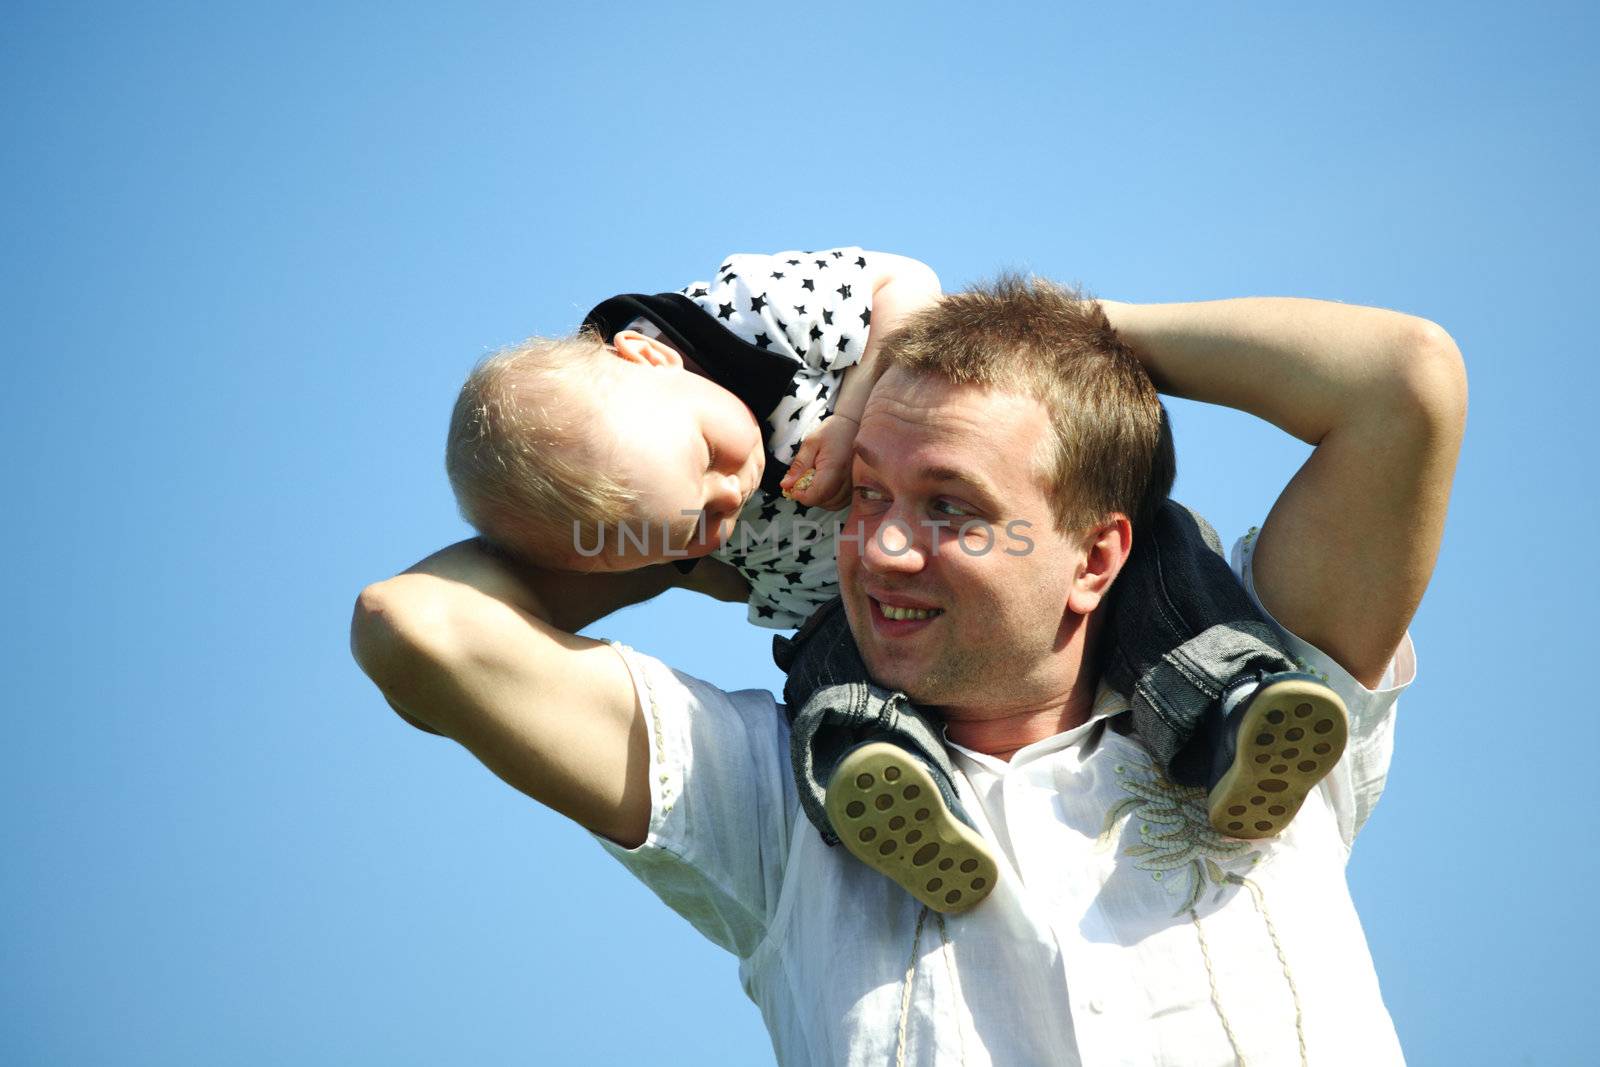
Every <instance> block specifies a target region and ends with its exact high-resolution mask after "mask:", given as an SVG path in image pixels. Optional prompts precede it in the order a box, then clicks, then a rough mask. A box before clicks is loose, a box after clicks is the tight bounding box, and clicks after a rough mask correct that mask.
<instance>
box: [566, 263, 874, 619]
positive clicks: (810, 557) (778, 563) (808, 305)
mask: <svg viewBox="0 0 1600 1067" xmlns="http://www.w3.org/2000/svg"><path fill="white" fill-rule="evenodd" d="M875 274H876V270H875V268H874V265H873V263H872V254H871V253H870V252H865V251H863V250H861V249H860V248H830V249H826V250H824V251H821V252H779V253H777V254H775V255H733V256H729V257H728V258H727V259H726V260H724V261H723V263H722V265H721V266H720V267H718V268H717V273H716V275H715V276H714V277H713V278H712V279H710V280H708V281H702V282H695V283H693V284H692V285H688V286H685V287H684V288H683V289H682V290H680V292H679V293H678V294H665V295H662V296H656V297H616V298H613V299H612V300H608V301H606V302H605V303H603V304H601V305H600V306H599V307H597V308H595V310H594V311H592V312H590V314H589V319H588V321H589V322H590V324H592V325H594V326H596V328H598V329H600V330H601V332H602V334H603V335H604V336H606V337H610V336H611V335H612V334H615V333H617V332H618V331H620V330H623V329H635V330H639V331H640V332H642V333H645V334H647V335H649V336H652V337H665V338H666V339H667V340H668V342H669V343H673V344H674V346H675V347H676V346H679V345H681V346H683V347H685V348H687V349H688V351H687V352H685V354H686V355H689V356H690V357H691V358H693V359H694V360H695V362H696V363H698V364H700V366H701V367H702V368H703V369H704V370H705V372H706V374H707V376H708V377H710V378H711V379H712V380H713V381H716V382H717V383H718V384H720V385H722V386H724V387H726V388H727V389H729V390H730V391H732V392H733V393H734V394H735V395H737V396H738V397H739V398H740V399H742V400H744V402H745V403H746V404H747V405H749V407H750V409H751V410H752V411H754V412H755V414H756V416H757V418H759V419H761V420H762V423H763V426H764V428H765V429H766V446H767V470H766V474H765V475H764V476H763V478H762V482H761V488H760V489H758V490H757V491H756V493H755V494H754V495H753V496H752V497H751V498H750V502H749V503H748V504H746V505H745V509H744V511H743V512H742V513H741V514H740V516H739V522H738V524H737V526H736V527H735V528H734V531H733V535H732V536H731V537H729V539H728V541H727V542H726V543H725V544H723V545H722V546H720V547H719V548H718V549H717V550H716V551H715V552H713V553H712V555H713V556H715V557H716V558H717V559H720V560H722V561H723V562H725V563H729V564H731V565H732V566H734V567H736V568H737V569H738V570H739V573H741V574H743V575H744V577H745V580H746V581H748V582H749V583H750V621H751V622H753V623H755V624H756V625H758V626H769V627H773V628H775V629H781V628H785V627H794V626H799V625H800V624H801V623H802V622H804V621H805V620H806V618H807V617H809V616H810V614H811V613H812V611H814V610H815V609H816V608H817V607H819V606H821V605H822V604H825V603H827V602H828V601H829V600H831V599H833V598H834V597H835V596H837V595H838V594H839V573H838V568H837V565H836V563H835V540H834V534H835V532H836V529H837V524H838V523H840V522H842V521H843V513H842V512H833V511H824V510H822V509H820V508H808V507H805V506H803V505H801V504H799V503H797V502H796V501H793V500H789V499H786V498H785V497H783V495H782V494H781V493H780V491H779V489H778V484H777V483H778V479H780V478H781V477H782V476H783V473H784V471H785V470H786V469H787V468H788V465H789V463H790V461H791V460H793V459H794V454H795V451H796V450H797V449H798V448H799V447H800V444H801V442H803V441H804V440H805V439H806V437H807V435H809V434H810V433H811V431H812V430H814V429H816V428H817V425H818V424H819V423H821V422H822V420H823V418H825V417H826V416H827V415H828V414H829V413H830V412H832V411H833V406H834V403H835V400H836V398H837V396H838V392H839V383H840V381H841V379H842V377H843V375H844V372H845V370H846V369H847V368H849V367H852V366H854V365H855V364H856V363H857V362H858V361H859V360H860V359H861V353H862V351H863V350H864V349H865V348H866V345H867V336H868V332H869V331H870V329H871V326H872V282H873V281H874V278H875ZM684 298H687V303H692V305H693V306H694V307H697V308H698V309H699V310H700V311H701V312H703V313H704V314H705V315H707V316H710V318H711V319H712V320H713V321H714V323H715V324H716V326H718V327H720V330H719V331H716V332H715V333H713V332H710V331H708V330H706V329H705V323H704V321H703V320H698V319H696V318H694V317H693V316H689V317H685V316H684V314H683V309H684V307H685V306H686V305H685V302H684Z"/></svg>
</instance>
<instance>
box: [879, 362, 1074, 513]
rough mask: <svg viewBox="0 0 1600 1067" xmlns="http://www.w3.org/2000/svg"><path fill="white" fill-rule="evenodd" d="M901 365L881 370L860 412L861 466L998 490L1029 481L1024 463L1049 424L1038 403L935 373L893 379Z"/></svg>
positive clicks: (1029, 470) (1030, 472) (1029, 472)
mask: <svg viewBox="0 0 1600 1067" xmlns="http://www.w3.org/2000/svg"><path fill="white" fill-rule="evenodd" d="M899 370H900V368H893V369H891V371H890V372H889V373H887V374H885V375H884V377H883V379H882V380H881V381H880V382H879V383H878V386H877V388H876V389H874V390H873V392H872V394H871V396H870V398H869V400H868V402H867V408H866V411H865V412H863V415H862V420H861V432H860V434H859V436H858V437H857V438H856V454H857V456H858V457H859V458H860V459H861V460H862V461H863V462H864V463H866V464H868V465H869V466H872V467H874V468H876V469H879V470H881V469H882V468H883V466H884V465H890V466H893V467H896V468H899V469H900V470H901V471H902V472H906V473H912V474H914V475H915V476H917V477H919V478H923V479H928V480H936V481H937V480H956V479H963V480H968V481H972V482H976V483H979V484H980V485H992V486H995V487H996V488H999V486H1000V485H1001V484H1003V483H1005V482H1007V481H1010V480H1011V479H1012V478H1013V477H1015V476H1016V475H1018V474H1021V475H1023V476H1024V478H1025V479H1026V480H1028V481H1032V480H1034V479H1033V477H1032V476H1033V474H1034V471H1035V469H1036V468H1035V466H1034V464H1031V463H1029V462H1028V461H1029V459H1030V458H1033V457H1037V456H1038V455H1039V454H1040V453H1039V449H1040V448H1041V447H1042V445H1043V443H1044V441H1045V440H1046V438H1047V430H1048V427H1049V420H1048V418H1047V417H1046V413H1045V410H1044V408H1043V406H1042V405H1041V404H1040V403H1039V402H1038V401H1037V400H1035V399H1034V398H1032V397H1029V396H1025V395H1022V394H1019V393H1012V392H1007V391H1002V390H994V389H985V388H983V387H981V386H977V385H970V384H964V383H963V384H958V383H954V382H950V381H948V380H946V379H944V378H940V377H936V376H933V375H926V374H914V373H907V374H905V375H904V376H903V377H901V378H898V379H896V378H893V377H891V375H894V374H895V373H896V372H897V371H899Z"/></svg>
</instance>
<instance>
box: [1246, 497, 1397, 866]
mask: <svg viewBox="0 0 1600 1067" xmlns="http://www.w3.org/2000/svg"><path fill="white" fill-rule="evenodd" d="M1258 532H1259V528H1257V527H1252V528H1251V530H1250V532H1249V533H1247V534H1245V535H1244V536H1243V537H1241V538H1240V539H1239V540H1238V541H1237V542H1235V543H1234V546H1233V553H1232V561H1233V568H1234V571H1235V572H1236V573H1237V574H1238V575H1239V577H1240V580H1241V581H1242V582H1243V583H1244V587H1245V590H1246V591H1247V592H1248V593H1249V594H1250V599H1251V600H1252V601H1254V602H1255V605H1256V610H1257V611H1259V612H1261V616H1262V618H1264V619H1266V620H1267V621H1268V622H1269V623H1271V624H1272V625H1273V626H1274V627H1275V628H1276V629H1277V630H1278V632H1279V633H1280V634H1281V635H1282V636H1283V639H1284V642H1285V647H1286V648H1287V650H1288V652H1289V655H1290V656H1291V657H1292V658H1293V659H1294V660H1295V661H1296V663H1297V664H1298V665H1299V667H1300V669H1301V670H1304V671H1306V672H1308V673H1310V674H1314V675H1316V676H1317V677H1319V678H1321V679H1322V680H1323V681H1324V682H1325V683H1327V685H1328V686H1329V687H1330V688H1331V689H1332V690H1333V691H1334V692H1335V693H1338V694H1339V697H1340V699H1342V700H1343V701H1344V704H1345V708H1346V710H1348V711H1349V713H1350V740H1349V742H1348V743H1347V744H1346V745H1345V750H1344V755H1343V756H1342V757H1341V758H1340V760H1339V762H1338V763H1337V764H1335V765H1334V768H1333V770H1332V771H1330V772H1329V774H1328V776H1327V777H1326V778H1324V779H1323V780H1322V784H1321V785H1320V786H1319V788H1320V789H1321V790H1322V792H1323V795H1324V797H1325V798H1326V799H1327V801H1328V806H1329V807H1330V808H1332V810H1333V814H1334V818H1335V819H1336V820H1337V822H1338V825H1339V835H1340V837H1341V838H1343V840H1344V846H1345V849H1346V851H1348V850H1349V849H1350V847H1351V846H1352V845H1353V844H1354V843H1355V839H1356V834H1358V833H1360V832H1361V828H1362V827H1363V826H1364V825H1366V822H1367V819H1368V817H1369V816H1371V814H1372V809H1373V808H1374V807H1376V806H1377V803H1378V798H1379V797H1381V796H1382V795H1383V788H1384V785H1385V784H1386V783H1387V781H1388V778H1389V761H1390V759H1391V757H1392V756H1393V755H1394V719H1395V711H1396V708H1397V702H1398V701H1399V698H1400V694H1401V693H1402V692H1404V691H1405V689H1406V688H1407V687H1409V686H1410V685H1411V683H1412V682H1413V681H1414V680H1415V679H1416V676H1417V656H1416V650H1415V648H1414V647H1413V646H1412V643H1411V634H1410V633H1409V632H1408V633H1407V634H1406V636H1405V638H1404V640H1402V641H1401V642H1400V648H1399V649H1398V650H1397V651H1396V652H1395V654H1394V659H1393V660H1391V661H1390V663H1389V666H1388V668H1387V669H1386V670H1385V671H1384V673H1383V677H1382V678H1380V679H1379V680H1378V685H1377V687H1376V688H1373V689H1368V688H1367V687H1366V686H1364V685H1362V684H1361V683H1360V682H1358V681H1357V680H1356V679H1355V678H1354V677H1352V676H1351V674H1350V672H1349V671H1347V670H1345V669H1344V668H1343V667H1341V666H1339V664H1338V663H1336V662H1334V660H1333V657H1332V656H1329V655H1328V654H1327V653H1326V652H1323V651H1322V650H1321V649H1320V648H1317V647H1316V646H1314V645H1312V644H1310V643H1309V642H1306V641H1303V640H1301V639H1300V638H1299V637H1297V636H1295V635H1294V634H1292V633H1290V632H1289V631H1288V630H1286V629H1284V628H1283V626H1282V625H1281V624H1279V622H1278V620H1276V619H1274V618H1273V617H1272V614H1271V612H1269V611H1267V609H1266V608H1265V607H1264V606H1262V603H1261V598H1260V597H1259V596H1258V595H1257V594H1256V587H1255V580H1254V576H1253V571H1252V569H1251V564H1252V560H1253V559H1254V554H1255V546H1256V534H1257V533H1258Z"/></svg>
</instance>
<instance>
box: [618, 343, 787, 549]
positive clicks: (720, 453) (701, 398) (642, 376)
mask: <svg viewBox="0 0 1600 1067" xmlns="http://www.w3.org/2000/svg"><path fill="white" fill-rule="evenodd" d="M621 369H622V370H623V372H624V373H622V374H619V375H617V376H616V377H617V378H618V379H619V381H618V383H617V385H616V386H615V387H614V389H613V390H612V392H611V395H610V396H609V397H608V398H607V405H606V408H607V410H606V414H605V420H606V422H607V423H608V425H607V430H608V432H609V436H610V438H611V439H610V441H609V442H607V447H609V448H610V449H611V453H612V457H613V464H614V466H613V470H614V471H615V473H616V477H617V478H618V480H619V481H621V482H622V483H623V484H624V485H628V486H631V487H632V488H634V489H635V490H637V491H638V493H639V507H638V511H637V515H636V518H635V520H634V522H635V523H636V526H635V529H634V530H633V531H632V532H633V533H634V534H635V538H634V540H631V541H625V542H622V543H620V544H619V543H618V538H617V537H616V536H615V534H616V531H609V534H610V536H608V537H607V544H606V552H605V553H604V558H605V559H606V560H607V561H608V562H609V563H611V564H612V565H615V566H618V567H621V568H628V569H631V568H633V567H640V566H644V565H645V564H646V563H655V562H660V561H662V560H665V559H681V558H685V557H689V558H693V557H696V556H704V555H706V554H708V553H710V552H711V551H712V550H714V549H715V548H716V547H717V546H718V545H720V544H722V542H723V541H725V540H727V538H728V537H729V536H730V535H731V534H732V533H733V528H734V523H735V522H736V521H737V519H738V516H739V512H740V510H741V509H742V508H743V507H744V505H745V502H746V501H748V500H749V499H750V496H751V494H753V493H754V492H755V491H756V489H757V487H758V486H760V484H761V474H762V471H763V470H764V469H765V466H766V456H765V453H764V451H763V449H762V434H761V426H760V424H759V423H758V422H757V421H756V418H755V416H754V415H753V414H751V412H750V409H749V408H747V407H746V406H745V405H744V402H743V401H741V400H740V399H739V398H738V397H736V396H734V395H733V394H732V393H731V392H729V391H728V390H727V389H724V388H723V387H722V386H720V385H718V384H716V383H715V382H713V381H711V380H710V379H709V378H705V377H703V376H701V375H699V374H695V373H694V372H692V371H689V370H687V369H685V368H684V367H683V366H682V365H681V364H678V365H672V364H666V365H658V364H647V363H632V364H629V365H628V366H626V367H623V368H621ZM702 517H703V519H704V528H703V529H701V528H700V527H699V521H700V519H701V518H702ZM663 522H664V523H665V527H663ZM646 538H647V540H646V547H645V549H644V550H643V551H641V550H640V548H639V547H638V541H639V540H640V539H646ZM669 550H670V551H671V554H670V555H669V554H668V551H669Z"/></svg>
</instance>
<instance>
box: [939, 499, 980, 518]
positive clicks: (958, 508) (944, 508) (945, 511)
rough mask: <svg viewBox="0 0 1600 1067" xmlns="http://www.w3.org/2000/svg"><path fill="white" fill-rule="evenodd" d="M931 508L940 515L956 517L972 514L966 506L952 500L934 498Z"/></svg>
mask: <svg viewBox="0 0 1600 1067" xmlns="http://www.w3.org/2000/svg"><path fill="white" fill-rule="evenodd" d="M933 510H934V511H936V512H938V513H939V514H940V515H954V516H958V517H965V516H968V515H971V514H972V512H971V511H969V510H967V508H965V507H963V506H962V505H960V504H957V503H956V502H955V501H953V500H935V501H934V502H933Z"/></svg>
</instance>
